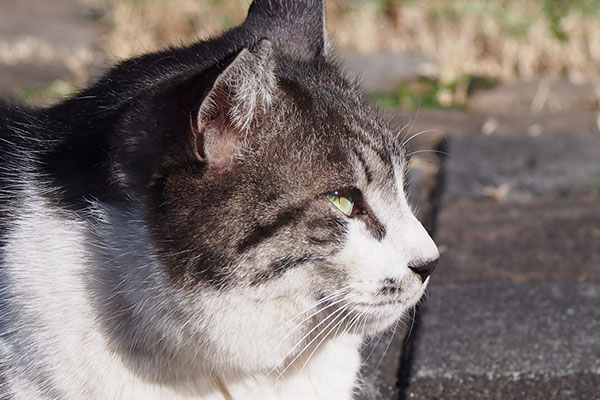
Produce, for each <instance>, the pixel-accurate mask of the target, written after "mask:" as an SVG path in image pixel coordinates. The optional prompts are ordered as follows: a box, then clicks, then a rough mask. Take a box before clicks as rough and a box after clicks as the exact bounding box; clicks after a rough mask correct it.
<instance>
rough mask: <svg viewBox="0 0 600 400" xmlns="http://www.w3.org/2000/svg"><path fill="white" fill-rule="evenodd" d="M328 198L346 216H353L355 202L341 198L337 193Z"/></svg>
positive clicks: (329, 195)
mask: <svg viewBox="0 0 600 400" xmlns="http://www.w3.org/2000/svg"><path fill="white" fill-rule="evenodd" d="M327 198H328V199H329V201H330V202H332V203H333V205H334V206H336V207H337V208H338V210H340V211H341V212H342V213H344V215H346V216H350V214H352V208H354V202H353V201H352V200H350V199H349V198H347V197H344V196H340V195H339V194H337V192H334V193H333V194H328V195H327Z"/></svg>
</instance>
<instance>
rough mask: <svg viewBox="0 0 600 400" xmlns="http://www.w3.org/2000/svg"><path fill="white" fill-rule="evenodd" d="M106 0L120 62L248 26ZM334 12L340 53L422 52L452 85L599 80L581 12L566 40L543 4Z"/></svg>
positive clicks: (241, 3)
mask: <svg viewBox="0 0 600 400" xmlns="http://www.w3.org/2000/svg"><path fill="white" fill-rule="evenodd" d="M106 1H108V2H109V4H110V8H111V12H110V23H111V26H112V27H113V29H112V30H110V32H109V33H108V35H107V38H106V40H105V47H106V49H107V51H108V52H109V54H111V55H112V56H114V57H115V58H124V57H128V56H130V55H134V54H139V53H141V52H145V51H149V50H153V49H156V48H160V47H165V46H168V45H174V44H182V43H189V42H191V41H194V40H196V39H198V38H202V37H207V36H209V35H212V34H216V33H218V32H220V31H222V30H223V29H224V28H227V27H229V26H232V25H235V24H237V23H239V22H241V21H242V20H243V18H244V14H245V11H246V9H247V7H248V4H249V0H221V1H218V0H212V1H208V0H204V1H200V0H106ZM590 1H591V2H594V1H597V0H590ZM381 4H385V5H384V7H382V5H381ZM599 5H600V3H599ZM327 6H328V23H329V30H330V32H331V35H332V37H333V39H334V41H335V43H337V47H338V48H339V49H341V50H351V51H360V52H374V51H419V52H423V53H425V54H426V55H428V56H429V57H431V58H432V59H433V60H435V61H436V63H437V65H438V74H439V78H440V79H441V81H442V82H445V83H447V82H451V81H454V80H456V79H457V78H459V77H461V76H465V75H478V76H492V77H497V78H500V79H503V80H512V79H524V80H531V79H539V78H564V77H566V78H568V79H570V80H571V81H574V82H583V81H593V82H596V83H598V84H600V68H599V67H598V66H600V20H599V18H598V15H586V14H585V13H584V12H581V10H578V9H577V8H574V9H573V10H571V11H569V12H568V13H567V15H565V16H564V18H563V19H562V22H561V27H562V29H563V31H564V33H565V34H566V35H567V37H568V40H565V41H561V40H559V38H558V37H557V35H556V34H555V32H553V30H552V29H551V26H550V24H549V21H548V19H547V18H546V17H545V15H544V13H543V9H542V7H543V4H542V1H541V0H539V1H523V0H420V1H409V0H404V1H388V2H385V1H383V2H382V1H379V2H376V1H352V0H330V1H328V2H327Z"/></svg>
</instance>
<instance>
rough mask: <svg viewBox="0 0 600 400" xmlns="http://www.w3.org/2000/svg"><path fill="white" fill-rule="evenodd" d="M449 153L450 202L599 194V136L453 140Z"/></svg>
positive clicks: (572, 134)
mask: <svg viewBox="0 0 600 400" xmlns="http://www.w3.org/2000/svg"><path fill="white" fill-rule="evenodd" d="M448 153H449V154H450V155H449V157H448V159H447V160H446V164H445V168H446V177H447V179H446V184H445V186H444V197H445V198H446V199H450V200H452V199H455V198H486V197H498V196H499V195H500V197H501V198H502V199H508V200H529V199H531V198H533V197H535V196H541V195H564V196H567V195H573V194H580V193H589V192H596V193H598V192H600V162H599V160H600V158H599V154H600V134H597V133H591V132H585V131H571V132H570V133H569V134H540V135H539V136H530V135H527V134H523V133H522V134H512V135H492V136H485V135H470V136H463V137H452V138H450V139H449V140H448ZM498 190H500V192H498ZM502 192H504V194H502ZM495 193H496V194H495Z"/></svg>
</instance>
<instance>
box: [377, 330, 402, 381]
mask: <svg viewBox="0 0 600 400" xmlns="http://www.w3.org/2000/svg"><path fill="white" fill-rule="evenodd" d="M398 321H400V320H399V319H398V320H396V323H395V324H394V330H393V331H392V334H391V335H390V340H389V341H388V344H387V346H385V350H383V354H382V355H381V358H380V359H379V362H378V363H377V366H376V367H375V370H377V369H379V366H380V365H381V362H382V361H383V359H384V358H385V355H386V353H387V351H388V350H389V349H390V345H391V344H392V342H393V341H394V335H395V334H396V329H397V328H398Z"/></svg>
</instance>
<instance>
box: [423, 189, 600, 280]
mask: <svg viewBox="0 0 600 400" xmlns="http://www.w3.org/2000/svg"><path fill="white" fill-rule="evenodd" d="M438 226H439V228H438V231H437V234H436V241H437V243H438V245H439V246H440V249H441V253H442V256H441V261H440V265H439V267H438V268H437V269H436V271H435V273H434V275H433V276H432V277H431V279H432V283H433V284H444V283H483V282H490V283H517V284H518V283H527V282H529V283H533V282H600V197H597V196H589V197H580V198H577V197H576V198H558V199H557V198H551V197H544V198H539V199H535V200H532V201H530V202H528V203H524V204H523V203H522V204H519V203H503V204H500V203H497V202H495V201H493V200H483V201H474V200H461V201H454V202H445V203H444V204H443V207H442V209H441V212H440V214H439V217H438Z"/></svg>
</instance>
